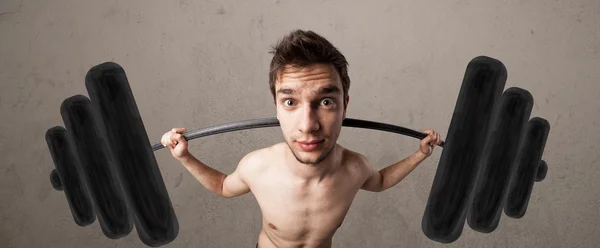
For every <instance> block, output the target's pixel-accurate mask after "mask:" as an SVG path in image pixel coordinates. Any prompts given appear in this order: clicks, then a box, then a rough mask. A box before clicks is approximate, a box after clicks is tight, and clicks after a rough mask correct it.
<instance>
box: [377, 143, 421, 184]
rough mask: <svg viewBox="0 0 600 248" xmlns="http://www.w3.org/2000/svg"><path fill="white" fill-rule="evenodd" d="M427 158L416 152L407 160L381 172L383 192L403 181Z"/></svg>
mask: <svg viewBox="0 0 600 248" xmlns="http://www.w3.org/2000/svg"><path fill="white" fill-rule="evenodd" d="M426 158H427V157H426V156H425V155H424V154H423V153H420V152H415V153H413V154H411V155H410V156H408V157H406V158H405V159H402V160H400V161H399V162H397V163H395V164H393V165H390V166H388V167H385V168H383V169H381V170H379V173H380V174H381V180H382V182H381V183H382V184H381V187H382V190H386V189H388V188H391V187H393V186H394V185H396V184H397V183H399V182H400V181H402V179H404V178H405V177H406V176H407V175H408V174H410V172H412V171H413V170H414V169H415V168H417V166H418V165H419V164H420V163H421V162H423V160H425V159H426Z"/></svg>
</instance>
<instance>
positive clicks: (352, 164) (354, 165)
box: [340, 146, 372, 173]
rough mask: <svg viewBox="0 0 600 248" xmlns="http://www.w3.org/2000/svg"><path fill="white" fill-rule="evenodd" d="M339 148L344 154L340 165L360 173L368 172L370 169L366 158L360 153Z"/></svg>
mask: <svg viewBox="0 0 600 248" xmlns="http://www.w3.org/2000/svg"><path fill="white" fill-rule="evenodd" d="M340 147H341V146H340ZM341 148H342V152H343V154H344V155H343V160H342V161H343V162H342V163H343V164H345V165H346V166H348V168H350V169H353V170H356V171H358V172H360V173H365V172H369V171H370V170H371V169H372V168H371V164H370V163H369V159H368V158H367V156H365V155H364V154H362V153H360V152H356V151H353V150H351V149H347V148H344V147H341Z"/></svg>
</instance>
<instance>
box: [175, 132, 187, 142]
mask: <svg viewBox="0 0 600 248" xmlns="http://www.w3.org/2000/svg"><path fill="white" fill-rule="evenodd" d="M173 137H174V138H175V140H176V141H177V142H184V141H185V139H184V138H183V135H181V134H175V135H173Z"/></svg>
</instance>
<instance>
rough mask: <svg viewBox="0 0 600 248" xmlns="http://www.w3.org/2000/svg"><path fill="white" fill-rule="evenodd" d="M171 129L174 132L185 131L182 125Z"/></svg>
mask: <svg viewBox="0 0 600 248" xmlns="http://www.w3.org/2000/svg"><path fill="white" fill-rule="evenodd" d="M171 131H172V132H175V133H184V132H185V131H186V129H185V128H183V127H176V128H173V129H171Z"/></svg>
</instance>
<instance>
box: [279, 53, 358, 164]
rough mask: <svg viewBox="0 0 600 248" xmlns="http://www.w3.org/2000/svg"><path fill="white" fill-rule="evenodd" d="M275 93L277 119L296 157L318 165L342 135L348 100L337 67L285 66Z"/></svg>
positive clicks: (306, 162) (324, 65)
mask: <svg viewBox="0 0 600 248" xmlns="http://www.w3.org/2000/svg"><path fill="white" fill-rule="evenodd" d="M287 68H290V67H287ZM287 68H286V69H287ZM275 94H276V95H275V101H276V106H277V119H278V120H279V124H280V126H281V130H282V131H283V136H284V138H285V140H286V143H287V144H288V146H289V148H290V150H291V151H292V153H293V154H294V156H295V157H296V159H297V160H298V161H299V162H301V163H303V164H312V165H315V164H318V163H319V162H321V161H323V160H324V159H325V158H327V156H328V155H329V153H330V152H331V151H332V150H333V148H334V147H335V145H336V142H337V139H338V137H339V135H340V131H341V129H342V122H343V120H344V118H345V117H346V107H345V106H347V103H348V100H349V97H346V99H344V96H343V95H344V93H343V90H342V82H341V80H340V77H339V75H338V73H337V71H336V70H335V68H334V67H333V66H332V65H326V64H314V65H309V66H306V67H304V68H303V69H302V70H298V69H295V68H294V69H293V70H284V71H283V73H281V74H280V76H279V78H278V81H277V83H276V84H275ZM344 103H346V105H345V104H344Z"/></svg>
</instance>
